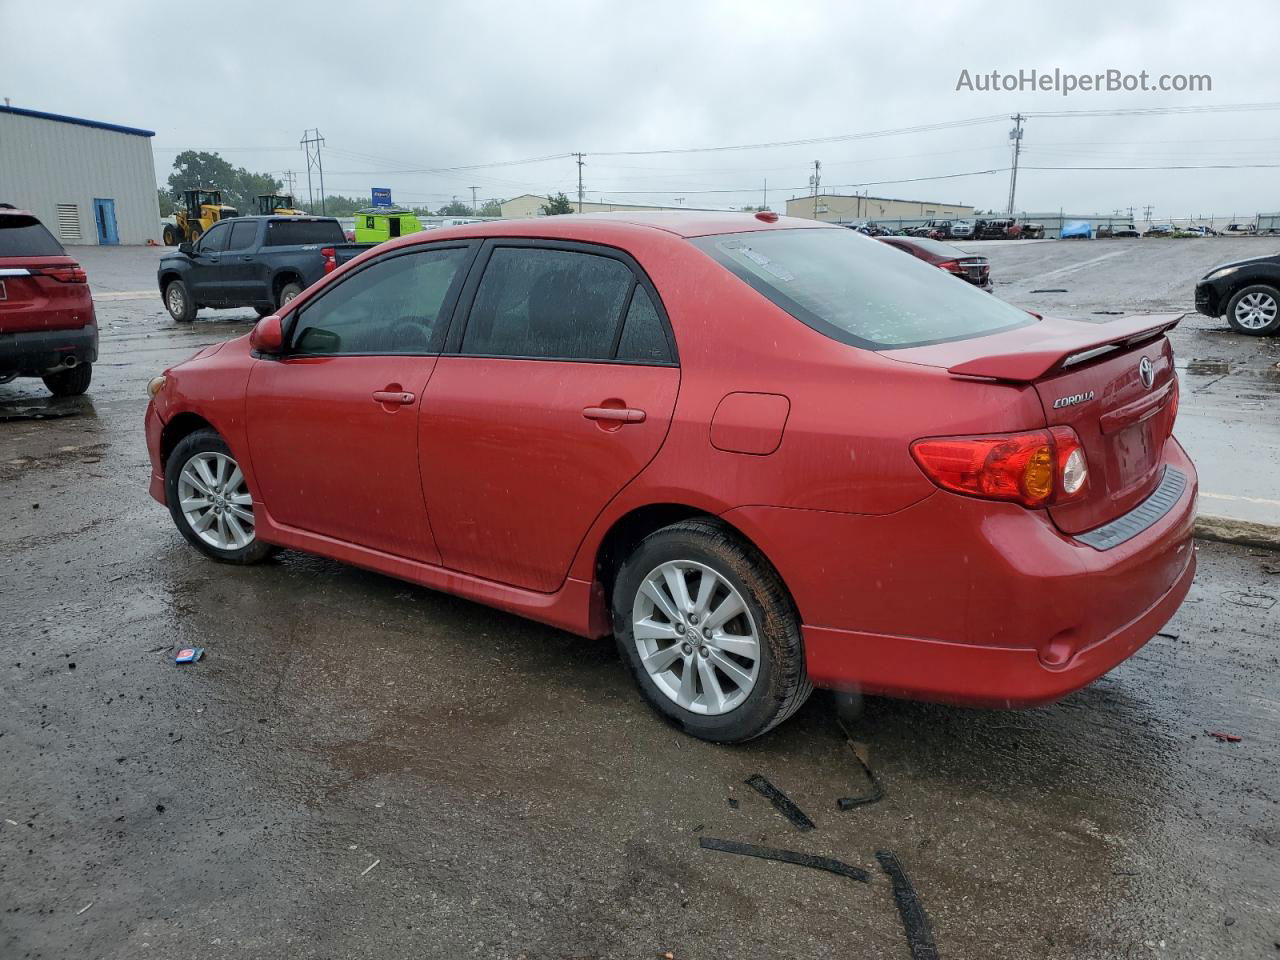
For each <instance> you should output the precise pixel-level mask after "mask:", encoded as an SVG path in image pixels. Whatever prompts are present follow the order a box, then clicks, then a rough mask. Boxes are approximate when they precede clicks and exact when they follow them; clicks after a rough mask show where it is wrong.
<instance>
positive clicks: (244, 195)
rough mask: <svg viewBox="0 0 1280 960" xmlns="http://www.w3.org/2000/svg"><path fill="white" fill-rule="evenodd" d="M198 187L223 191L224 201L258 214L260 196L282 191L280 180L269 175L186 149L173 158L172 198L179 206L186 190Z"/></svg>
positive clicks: (213, 154)
mask: <svg viewBox="0 0 1280 960" xmlns="http://www.w3.org/2000/svg"><path fill="white" fill-rule="evenodd" d="M197 188H204V189H206V190H221V191H222V202H223V203H225V204H229V205H230V206H233V207H235V208H236V209H237V210H239V211H240V212H241V213H257V210H258V201H257V197H258V196H259V195H260V194H264V193H279V192H280V190H281V189H282V188H281V185H280V181H279V180H277V179H276V178H275V177H273V176H271V175H270V174H268V173H251V172H249V171H248V170H246V169H244V167H233V166H232V165H231V164H230V163H228V162H227V161H226V160H224V159H223V158H222V157H220V156H219V155H218V154H216V153H207V152H205V151H202V150H184V151H182V153H180V154H178V155H177V156H176V157H174V159H173V173H171V174H169V199H170V200H172V201H173V202H174V203H175V204H180V203H181V201H182V194H183V191H185V190H195V189H197Z"/></svg>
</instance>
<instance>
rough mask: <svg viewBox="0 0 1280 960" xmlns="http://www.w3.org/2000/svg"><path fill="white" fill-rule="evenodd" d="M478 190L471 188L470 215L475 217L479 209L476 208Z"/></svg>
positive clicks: (477, 188)
mask: <svg viewBox="0 0 1280 960" xmlns="http://www.w3.org/2000/svg"><path fill="white" fill-rule="evenodd" d="M479 189H480V188H479V187H472V188H471V215H472V216H475V215H476V214H477V213H479V212H480V208H479V207H477V206H476V191H477V190H479Z"/></svg>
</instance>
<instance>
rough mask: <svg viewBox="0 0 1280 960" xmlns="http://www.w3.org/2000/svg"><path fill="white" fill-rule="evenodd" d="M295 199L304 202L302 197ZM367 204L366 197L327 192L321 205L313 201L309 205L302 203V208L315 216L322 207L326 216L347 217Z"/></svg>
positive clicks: (318, 214)
mask: <svg viewBox="0 0 1280 960" xmlns="http://www.w3.org/2000/svg"><path fill="white" fill-rule="evenodd" d="M296 199H297V201H298V202H299V203H302V204H305V198H304V197H297V198H296ZM368 206H369V200H368V198H363V199H362V198H360V197H344V196H335V195H334V194H329V195H328V196H327V197H325V198H324V206H323V207H321V205H320V204H319V203H315V204H312V205H310V206H305V205H304V206H303V207H302V209H304V210H306V211H307V213H313V214H315V215H316V216H320V211H321V210H322V209H323V210H324V215H325V216H326V217H349V216H351V215H353V214H354V213H355V212H356V211H357V210H364V209H365V208H366V207H368Z"/></svg>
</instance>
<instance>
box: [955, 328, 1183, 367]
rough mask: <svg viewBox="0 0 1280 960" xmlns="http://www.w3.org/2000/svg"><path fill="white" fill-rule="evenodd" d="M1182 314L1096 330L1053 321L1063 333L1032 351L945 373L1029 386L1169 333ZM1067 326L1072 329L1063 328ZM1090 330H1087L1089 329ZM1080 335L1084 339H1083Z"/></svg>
mask: <svg viewBox="0 0 1280 960" xmlns="http://www.w3.org/2000/svg"><path fill="white" fill-rule="evenodd" d="M1185 316H1186V314H1185V313H1157V314H1139V315H1135V316H1131V317H1120V318H1118V319H1116V320H1111V321H1109V322H1107V323H1104V324H1098V325H1097V326H1096V327H1095V326H1094V325H1093V324H1090V323H1089V322H1088V321H1084V322H1081V321H1078V320H1075V321H1073V320H1061V321H1058V320H1055V321H1052V322H1053V323H1054V324H1055V326H1058V328H1059V330H1061V331H1062V332H1060V333H1054V334H1051V335H1050V336H1048V337H1046V338H1045V339H1044V340H1043V341H1041V342H1040V343H1037V344H1036V345H1035V347H1034V348H1032V349H1030V350H1025V351H1019V352H1017V353H1006V354H999V353H997V354H992V355H991V356H987V357H977V358H975V359H973V360H966V361H965V362H964V363H960V364H957V365H956V366H954V367H948V368H947V372H948V373H950V374H952V375H954V376H957V377H978V378H981V379H984V380H1010V381H1014V382H1017V383H1030V382H1032V381H1033V380H1039V379H1040V378H1041V377H1043V376H1044V375H1045V374H1046V373H1048V372H1050V371H1051V370H1065V369H1067V368H1069V367H1074V366H1076V365H1077V364H1081V363H1086V362H1088V361H1089V360H1094V359H1097V358H1098V357H1101V356H1104V355H1106V354H1108V353H1114V352H1115V351H1117V350H1128V349H1129V348H1130V347H1133V346H1136V345H1137V344H1139V343H1142V342H1143V341H1144V340H1154V339H1155V338H1156V337H1158V336H1160V335H1161V334H1163V333H1165V332H1166V331H1169V330H1172V329H1173V328H1174V327H1176V326H1177V325H1178V321H1180V320H1181V319H1182V318H1183V317H1185ZM1066 324H1071V327H1069V328H1066V327H1065V325H1066ZM1091 327H1092V328H1093V329H1089V328H1091ZM1082 334H1083V335H1082Z"/></svg>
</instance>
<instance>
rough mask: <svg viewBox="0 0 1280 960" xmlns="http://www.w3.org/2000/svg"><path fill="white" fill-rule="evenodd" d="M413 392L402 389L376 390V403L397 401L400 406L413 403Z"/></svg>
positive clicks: (374, 399) (374, 400) (374, 396)
mask: <svg viewBox="0 0 1280 960" xmlns="http://www.w3.org/2000/svg"><path fill="white" fill-rule="evenodd" d="M413 399H414V398H413V394H412V393H408V392H405V391H400V390H375V391H373V402H374V403H395V404H399V405H400V406H404V405H405V404H409V403H413Z"/></svg>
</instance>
